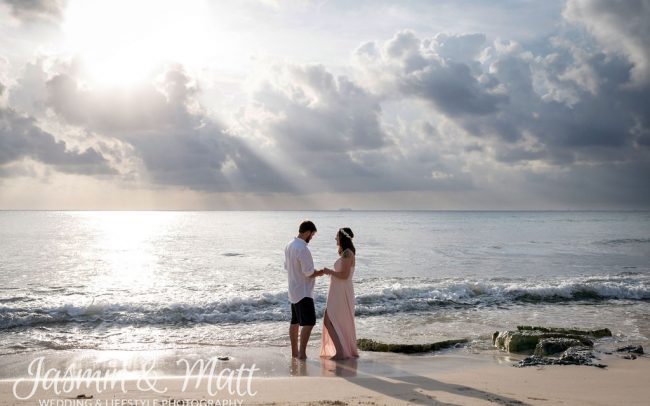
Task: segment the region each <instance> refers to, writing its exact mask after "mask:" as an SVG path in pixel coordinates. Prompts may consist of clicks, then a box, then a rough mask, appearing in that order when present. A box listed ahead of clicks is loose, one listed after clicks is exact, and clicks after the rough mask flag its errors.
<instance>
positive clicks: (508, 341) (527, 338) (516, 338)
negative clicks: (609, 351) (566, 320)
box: [494, 330, 594, 353]
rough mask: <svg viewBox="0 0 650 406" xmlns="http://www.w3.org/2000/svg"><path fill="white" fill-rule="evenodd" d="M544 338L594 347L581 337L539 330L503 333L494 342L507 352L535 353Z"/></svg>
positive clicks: (590, 342) (589, 341)
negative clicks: (573, 341)
mask: <svg viewBox="0 0 650 406" xmlns="http://www.w3.org/2000/svg"><path fill="white" fill-rule="evenodd" d="M544 338H563V339H571V340H576V341H578V342H579V343H580V345H584V346H588V347H592V346H593V345H594V344H593V342H592V341H591V340H589V339H588V338H586V337H584V336H581V335H573V334H563V333H554V332H544V331H539V330H518V331H502V332H500V333H499V334H498V335H497V336H496V339H495V340H494V345H495V346H496V347H498V348H500V349H502V350H504V351H507V352H518V353H522V352H530V351H534V350H535V348H536V347H537V344H538V343H539V341H540V340H542V339H544Z"/></svg>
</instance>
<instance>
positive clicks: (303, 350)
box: [298, 326, 314, 359]
mask: <svg viewBox="0 0 650 406" xmlns="http://www.w3.org/2000/svg"><path fill="white" fill-rule="evenodd" d="M312 328H314V326H302V328H301V329H300V351H299V352H298V358H300V359H307V343H308V342H309V336H310V335H311V329H312Z"/></svg>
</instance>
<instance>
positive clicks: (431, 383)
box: [0, 348, 650, 406]
mask: <svg viewBox="0 0 650 406" xmlns="http://www.w3.org/2000/svg"><path fill="white" fill-rule="evenodd" d="M229 353H230V354H231V356H230V357H229V360H228V361H225V362H222V363H220V364H219V365H220V368H221V370H223V369H227V368H231V369H232V370H235V369H236V368H238V367H239V366H240V365H241V364H246V365H247V366H248V367H251V366H252V365H253V363H254V364H255V366H254V368H255V372H254V374H251V375H250V376H251V377H252V379H251V380H250V384H249V385H250V386H249V388H248V392H247V393H246V389H247V388H246V387H245V385H246V384H245V383H242V384H241V386H240V387H238V386H237V385H235V384H234V382H231V384H232V385H230V386H228V385H226V384H225V382H226V381H221V383H224V385H223V386H222V387H221V388H218V387H217V386H218V384H217V383H218V382H217V381H218V380H217V379H216V378H214V379H213V380H212V382H210V379H208V377H204V379H203V380H202V381H201V382H200V383H199V385H198V387H197V386H195V384H196V379H194V378H191V377H190V378H186V376H185V375H183V373H182V369H176V370H175V371H174V370H173V369H169V368H174V367H173V364H176V363H175V362H172V360H173V359H174V358H175V357H176V358H178V357H187V358H188V359H189V358H190V357H189V356H190V355H191V354H190V353H179V352H175V353H166V354H155V355H154V356H153V357H155V358H156V359H159V360H161V361H162V362H161V363H159V364H157V365H158V366H157V375H156V377H157V380H156V382H155V385H153V386H151V387H152V388H155V390H156V391H159V392H161V393H156V392H155V391H154V390H153V389H148V388H147V386H146V385H143V384H142V382H141V380H138V379H137V377H134V376H129V377H126V379H124V381H123V385H124V386H123V387H122V386H116V387H113V388H112V389H111V388H110V387H109V388H108V389H107V388H106V387H105V386H102V385H101V384H100V383H98V382H97V381H91V383H90V384H89V386H79V387H77V388H72V390H69V391H64V390H63V389H64V388H65V387H64V386H63V385H61V386H60V387H59V389H60V390H61V393H59V394H56V393H54V388H55V386H53V385H50V386H49V387H47V385H46V384H40V385H37V386H38V388H37V389H36V390H35V392H34V394H33V396H31V397H30V398H29V399H22V400H21V399H17V398H16V396H15V395H14V387H16V389H17V393H18V395H19V396H20V397H27V394H28V393H29V391H31V390H32V389H33V386H32V383H33V381H21V382H20V383H19V384H18V385H16V380H15V379H3V380H2V381H0V405H27V404H36V405H50V406H72V405H74V406H82V405H83V406H91V405H92V406H100V405H101V406H136V405H142V406H153V405H182V406H192V405H197V406H200V405H241V404H244V405H273V404H274V405H407V404H421V405H488V404H501V405H557V404H564V405H641V404H647V399H649V398H650V386H649V385H648V377H649V376H650V360H649V359H648V357H647V356H640V357H639V358H637V359H635V360H626V359H623V358H621V356H620V355H616V354H612V355H606V354H601V356H600V361H601V362H602V363H605V364H607V365H608V367H607V368H605V369H600V368H596V367H591V366H545V367H527V368H515V367H513V366H512V365H513V363H514V361H516V360H517V359H518V358H510V357H509V356H508V355H507V354H504V353H501V352H498V351H496V350H495V351H483V352H479V353H473V352H470V351H468V350H466V349H454V350H450V351H445V352H443V353H440V354H435V355H431V354H429V355H419V356H407V355H399V354H375V353H368V352H362V353H361V357H360V359H359V360H357V361H346V362H339V363H336V362H333V361H327V360H320V359H318V358H317V357H316V353H315V350H314V349H313V348H310V353H309V355H310V358H309V359H308V360H307V361H306V362H298V361H295V360H291V358H290V357H289V356H288V354H287V353H285V350H284V349H271V350H269V349H268V348H267V349H252V350H247V349H230V351H229ZM71 355H73V353H68V354H67V355H65V356H63V357H62V356H61V355H60V354H59V355H57V356H54V359H53V362H50V363H49V364H47V365H48V368H49V367H51V368H54V369H57V368H59V367H60V366H61V365H63V364H64V363H67V364H68V365H78V367H79V368H84V367H95V368H100V369H101V368H102V365H108V364H105V363H106V361H107V358H104V360H103V361H102V360H101V359H100V358H99V357H98V354H96V353H95V354H93V353H90V354H89V353H85V355H83V356H80V354H79V352H76V355H74V357H76V358H74V361H73V362H72V363H70V361H71V358H70V356H71ZM112 355H116V354H112ZM129 355H130V356H131V357H132V358H131V360H130V362H131V365H133V361H134V360H138V359H140V360H141V359H142V358H138V357H141V356H142V354H141V353H131V354H128V353H127V354H121V358H122V360H125V359H127V357H128V356H129ZM193 355H195V356H196V355H199V354H196V353H194V354H193ZM104 356H109V355H108V354H104ZM150 356H151V354H150ZM213 356H216V355H215V354H213ZM56 357H59V358H58V361H57V358H56ZM24 358H26V357H24ZM45 358H46V359H48V360H49V359H50V358H47V357H45ZM91 359H94V361H92V362H91V361H89V360H91ZM195 359H196V358H195ZM84 360H85V361H84ZM57 362H58V363H59V364H60V365H58V366H57ZM102 362H104V364H102ZM251 362H253V363H251ZM19 364H21V365H19ZM10 365H12V366H11V367H10V368H13V372H11V373H18V371H17V369H19V368H22V367H24V366H25V365H24V363H20V362H18V363H14V364H10ZM26 372H27V370H26V369H25V371H24V373H23V376H26ZM16 376H18V375H16ZM93 382H94V383H93ZM150 382H151V381H150ZM51 383H52V382H50V384H51ZM184 384H186V385H187V386H186V387H185V388H183V385H184ZM69 389H70V388H69ZM238 391H239V392H238ZM242 393H244V395H241V394H242ZM251 395H252V396H251ZM79 396H80V397H79ZM78 397H79V398H78Z"/></svg>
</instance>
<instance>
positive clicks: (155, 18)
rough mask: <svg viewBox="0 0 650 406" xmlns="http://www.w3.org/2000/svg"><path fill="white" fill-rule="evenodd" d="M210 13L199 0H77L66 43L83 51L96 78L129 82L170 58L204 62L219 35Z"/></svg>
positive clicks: (70, 15)
mask: <svg viewBox="0 0 650 406" xmlns="http://www.w3.org/2000/svg"><path fill="white" fill-rule="evenodd" d="M210 14H211V13H210V10H209V7H208V4H207V3H206V2H205V1H195V0H185V1H173V0H137V1H126V0H109V1H102V0H76V1H71V2H70V3H69V5H68V8H67V11H66V15H65V19H64V24H63V30H64V33H65V38H66V48H67V49H68V50H69V51H70V52H72V53H74V54H77V55H80V57H81V61H82V64H83V65H82V66H83V69H84V73H85V74H86V75H87V78H88V79H89V80H90V81H91V82H93V83H96V84H104V85H112V86H116V85H117V86H129V85H132V84H134V83H135V82H138V81H141V80H143V79H145V78H146V77H148V76H149V75H150V74H151V73H152V71H154V70H155V69H156V68H157V67H159V66H160V64H161V63H164V62H179V63H182V64H183V65H185V66H189V67H191V66H199V65H201V64H202V63H204V62H205V60H206V58H207V57H209V55H210V49H211V48H214V45H215V38H217V35H216V32H215V29H214V25H215V24H214V22H213V21H211V20H210ZM219 37H220V38H221V39H222V40H223V35H222V34H220V35H219Z"/></svg>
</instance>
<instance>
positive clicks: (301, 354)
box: [297, 352, 307, 359]
mask: <svg viewBox="0 0 650 406" xmlns="http://www.w3.org/2000/svg"><path fill="white" fill-rule="evenodd" d="M297 358H298V359H307V354H305V353H302V352H299V353H298V357H297Z"/></svg>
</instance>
